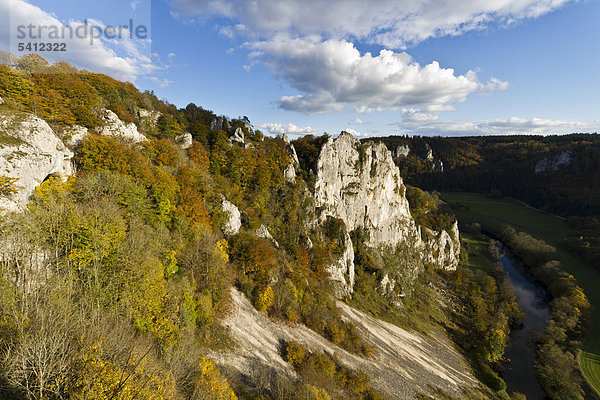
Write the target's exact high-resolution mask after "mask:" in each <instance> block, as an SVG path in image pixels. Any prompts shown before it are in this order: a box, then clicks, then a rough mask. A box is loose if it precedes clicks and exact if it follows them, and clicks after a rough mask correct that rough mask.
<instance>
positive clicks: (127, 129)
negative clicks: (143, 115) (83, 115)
mask: <svg viewBox="0 0 600 400" xmlns="http://www.w3.org/2000/svg"><path fill="white" fill-rule="evenodd" d="M101 116H102V122H103V124H102V126H100V127H99V128H97V129H96V131H97V133H98V134H100V135H105V136H113V137H117V138H121V139H123V140H126V141H129V142H132V143H139V142H143V141H144V140H146V137H145V136H144V135H142V134H141V133H140V132H138V129H137V126H136V125H135V124H134V123H133V122H130V123H129V124H126V123H125V122H123V121H121V120H120V119H119V117H118V116H117V114H115V113H114V112H112V111H111V110H103V111H102V114H101Z"/></svg>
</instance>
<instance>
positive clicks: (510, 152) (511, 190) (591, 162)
mask: <svg viewBox="0 0 600 400" xmlns="http://www.w3.org/2000/svg"><path fill="white" fill-rule="evenodd" d="M382 140H383V141H384V142H385V143H386V145H387V146H388V148H390V149H391V150H396V148H397V146H398V145H406V146H409V148H410V149H411V152H410V154H409V155H408V156H407V157H400V158H398V161H397V162H398V165H399V167H400V169H401V171H402V176H403V177H404V178H405V179H407V182H408V183H409V184H411V185H415V186H418V187H421V188H423V189H427V190H440V191H463V192H477V193H490V192H492V191H495V192H497V193H501V194H504V195H507V196H513V197H517V198H519V199H521V200H523V201H525V202H526V203H528V204H531V205H533V206H535V207H537V208H541V209H543V210H545V211H548V212H551V213H553V214H559V215H563V216H590V215H599V214H600V190H599V188H600V168H599V167H600V152H599V151H598V149H599V148H600V136H598V135H597V134H572V135H563V136H552V135H551V136H481V137H464V138H445V137H431V138H424V137H413V138H408V137H388V138H383V139H382ZM426 146H430V147H431V149H432V151H433V156H434V157H435V159H438V160H441V161H442V162H443V164H444V172H442V173H440V172H439V171H433V170H432V169H431V166H430V164H429V163H427V162H426V161H425V160H424V150H423V149H424V148H426ZM561 156H562V157H563V161H564V163H563V164H560V163H559V164H554V163H553V161H554V160H556V159H557V158H560V157H561ZM544 158H546V160H547V163H546V168H545V169H544V168H541V167H542V166H543V165H542V164H540V165H538V162H540V161H541V160H543V159H544ZM536 166H538V171H537V172H536Z"/></svg>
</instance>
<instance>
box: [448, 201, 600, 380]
mask: <svg viewBox="0 0 600 400" xmlns="http://www.w3.org/2000/svg"><path fill="white" fill-rule="evenodd" d="M441 197H442V199H443V200H444V201H446V202H447V203H449V205H450V206H451V207H452V209H453V211H454V212H455V213H456V215H457V217H458V218H459V220H462V221H472V222H480V223H482V224H486V223H495V224H497V223H498V222H500V223H504V224H507V225H511V226H512V227H514V228H515V229H516V230H518V231H523V232H526V233H528V234H530V235H532V236H534V237H536V238H538V239H542V240H544V241H546V242H547V243H549V244H551V245H552V246H554V247H556V249H557V252H556V259H557V260H558V261H560V262H561V264H562V266H563V269H564V270H565V271H567V272H568V273H570V274H572V275H573V276H575V278H576V279H577V281H578V283H579V285H580V286H581V287H582V288H583V290H584V291H585V294H586V295H587V297H588V299H589V301H590V303H591V304H592V306H593V308H594V311H593V315H592V327H591V328H590V330H589V332H588V333H587V334H586V336H585V338H584V340H583V343H582V349H583V352H582V362H581V366H582V369H583V370H584V373H585V375H586V377H587V378H588V380H589V381H590V382H591V383H592V384H593V385H594V386H595V387H596V388H597V389H600V356H598V355H599V354H600V290H599V289H600V287H599V285H600V271H598V270H595V269H593V268H591V267H590V266H588V265H587V264H586V263H585V262H584V261H583V260H582V259H581V258H579V257H577V256H575V255H573V254H572V253H570V252H568V251H567V250H566V249H565V248H564V247H563V243H564V242H563V241H564V239H565V238H566V237H567V236H569V235H571V234H573V233H574V231H573V230H572V229H571V228H570V227H569V226H568V224H567V223H566V222H565V221H564V220H562V219H560V218H557V217H554V216H552V215H549V214H545V213H543V212H540V211H537V210H535V209H532V208H529V207H527V206H526V205H524V204H523V203H521V202H519V201H518V200H515V199H510V198H500V199H494V198H488V197H486V196H484V195H481V194H475V193H443V194H442V195H441ZM585 354H587V355H588V356H585V357H584V356H583V355H585ZM583 360H586V361H585V363H584V361H583Z"/></svg>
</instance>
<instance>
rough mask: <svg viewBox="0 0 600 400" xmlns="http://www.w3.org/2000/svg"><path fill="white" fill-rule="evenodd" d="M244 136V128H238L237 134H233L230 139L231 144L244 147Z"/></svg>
mask: <svg viewBox="0 0 600 400" xmlns="http://www.w3.org/2000/svg"><path fill="white" fill-rule="evenodd" d="M244 136H245V135H244V130H243V129H242V128H236V130H235V132H233V135H231V136H230V137H229V140H230V141H231V143H237V144H240V145H242V146H243V145H244V140H245V138H244Z"/></svg>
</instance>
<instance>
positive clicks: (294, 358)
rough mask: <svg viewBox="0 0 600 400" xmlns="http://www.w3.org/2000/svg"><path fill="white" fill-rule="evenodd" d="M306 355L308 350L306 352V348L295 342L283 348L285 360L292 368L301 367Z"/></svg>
mask: <svg viewBox="0 0 600 400" xmlns="http://www.w3.org/2000/svg"><path fill="white" fill-rule="evenodd" d="M307 355H308V350H306V347H304V346H302V345H301V344H300V343H298V342H296V341H295V340H292V341H291V342H289V343H288V344H287V346H286V348H285V359H286V360H287V362H289V363H290V364H291V365H292V367H294V368H298V367H299V366H300V365H302V363H303V362H304V360H305V359H306V356H307Z"/></svg>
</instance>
